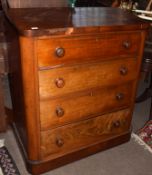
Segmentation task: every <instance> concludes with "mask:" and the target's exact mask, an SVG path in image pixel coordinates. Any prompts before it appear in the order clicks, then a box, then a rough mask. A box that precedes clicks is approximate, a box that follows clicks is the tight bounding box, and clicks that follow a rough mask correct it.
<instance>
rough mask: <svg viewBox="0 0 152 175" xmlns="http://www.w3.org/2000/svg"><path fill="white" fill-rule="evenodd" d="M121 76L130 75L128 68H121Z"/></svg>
mask: <svg viewBox="0 0 152 175" xmlns="http://www.w3.org/2000/svg"><path fill="white" fill-rule="evenodd" d="M120 74H121V75H127V74H128V69H127V68H126V67H121V68H120Z"/></svg>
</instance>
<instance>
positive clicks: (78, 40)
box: [36, 32, 141, 67]
mask: <svg viewBox="0 0 152 175" xmlns="http://www.w3.org/2000/svg"><path fill="white" fill-rule="evenodd" d="M140 39H141V37H140V34H139V33H137V32H136V33H123V34H122V33H114V34H110V33H108V34H105V35H102V36H92V37H67V38H51V39H41V40H37V53H36V54H37V56H38V65H39V67H45V66H46V67H47V66H55V65H65V64H71V63H72V64H73V63H76V62H80V61H81V63H82V62H85V61H91V60H92V58H94V59H97V60H102V59H105V58H113V57H115V56H136V55H137V54H138V52H139V46H140ZM138 43H139V44H138Z"/></svg>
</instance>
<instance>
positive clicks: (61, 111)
mask: <svg viewBox="0 0 152 175" xmlns="http://www.w3.org/2000/svg"><path fill="white" fill-rule="evenodd" d="M56 115H57V116H58V117H62V116H63V115H64V110H63V109H62V108H61V107H57V108H56Z"/></svg>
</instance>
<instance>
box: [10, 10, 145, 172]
mask: <svg viewBox="0 0 152 175" xmlns="http://www.w3.org/2000/svg"><path fill="white" fill-rule="evenodd" d="M28 10H29V9H28ZM90 10H91V12H90ZM36 11H38V9H37V10H36ZM59 11H60V10H57V11H56V10H55V11H53V9H52V12H50V13H49V15H50V16H51V15H53V14H54V16H53V17H54V18H55V16H56V15H57V16H58V17H59V16H60V17H61V14H60V13H59ZM84 11H85V10H84V9H81V8H80V9H79V8H78V9H75V13H74V12H73V16H72V17H71V16H70V18H69V20H67V19H65V18H63V20H62V18H60V19H59V18H57V20H56V22H55V23H53V21H55V20H54V19H52V18H51V19H50V23H46V22H44V21H42V20H40V21H41V23H38V22H39V20H38V18H37V20H36V18H35V17H33V18H32V19H31V15H32V13H31V12H30V14H28V15H27V16H28V17H26V18H25V12H24V10H23V14H24V15H23V16H22V17H20V18H19V19H23V17H24V19H25V21H26V22H25V23H22V25H20V26H19V30H20V35H19V51H20V54H19V57H18V60H19V65H18V66H19V67H20V75H21V76H20V79H18V80H20V81H18V82H20V83H21V84H20V86H18V87H20V88H21V92H22V96H23V98H22V102H23V103H20V104H19V103H18V105H20V106H22V107H23V111H22V112H23V113H24V115H23V116H22V117H19V113H18V117H16V119H15V126H16V128H17V130H18V132H19V135H21V136H22V135H23V133H24V137H22V140H24V141H23V142H24V143H25V142H26V144H25V145H26V150H27V155H28V159H29V160H31V161H34V160H39V161H41V162H43V163H42V164H41V163H38V164H37V165H36V166H35V165H32V167H33V169H34V170H33V171H35V172H44V171H47V170H50V169H53V168H55V167H58V166H60V165H61V162H62V165H63V164H66V163H68V162H71V161H73V160H77V159H79V158H82V157H85V156H87V155H90V154H93V153H95V152H98V151H100V150H103V149H107V148H109V147H112V146H115V145H118V144H120V143H123V142H125V141H128V140H129V138H130V126H131V119H132V112H133V106H134V100H135V93H136V88H137V81H138V76H139V71H140V65H141V60H142V53H143V47H144V40H145V35H146V30H145V29H146V27H145V29H144V25H143V26H142V25H141V24H140V27H139V25H138V23H137V24H136V22H134V20H135V19H134V18H133V20H132V21H131V22H130V24H129V19H131V18H130V17H127V16H125V15H124V18H123V19H121V20H118V21H117V22H114V18H115V20H116V19H117V18H116V17H117V16H118V14H121V17H123V15H122V12H120V11H119V13H118V12H117V13H112V11H113V10H111V9H110V11H109V10H106V9H103V11H100V13H99V9H98V8H97V12H98V13H97V14H99V15H97V14H96V13H95V12H96V8H93V9H91V8H87V9H86V11H85V12H86V13H85V17H84V16H81V12H83V13H84ZM105 12H106V13H105ZM109 12H110V13H111V14H109ZM20 13H21V11H20ZM47 13H48V11H47ZM92 13H93V14H94V15H95V14H96V18H95V16H93V14H92ZM14 14H15V13H14V12H13V13H12V16H14ZM42 14H43V15H44V16H45V15H46V13H44V10H43V13H42ZM67 14H68V10H67V9H66V14H64V15H65V16H68V15H67ZM70 14H71V13H70ZM105 14H106V15H107V16H106V17H105ZM111 15H112V19H110V18H108V17H110V16H111ZM44 16H43V18H44ZM65 16H64V17H65ZM99 17H100V18H99ZM41 18H42V17H41ZM101 18H102V21H101ZM128 18H129V19H128ZM14 19H15V17H14ZM34 19H35V20H36V21H35V23H34V25H33V26H35V27H37V28H34V29H33V30H27V28H31V26H32V21H33V20H34ZM86 19H87V20H86ZM19 21H20V20H18V21H17V20H15V24H19ZM137 21H138V20H137ZM65 22H67V23H65ZM85 22H88V23H86V24H84V23H85ZM43 24H44V25H43ZM50 24H52V25H50ZM65 24H66V25H67V27H65ZM90 25H91V26H90ZM55 26H56V27H58V28H55ZM61 26H62V28H61ZM141 26H142V27H141ZM23 28H25V30H22V29H23ZM141 28H143V29H141ZM16 78H17V77H16ZM12 82H13V81H12ZM14 84H15V81H14ZM14 87H15V86H14ZM16 92H17V90H16ZM15 105H16V106H17V103H16V102H15V100H14V106H15ZM23 118H24V120H23ZM23 128H24V129H23ZM23 131H24V132H23ZM23 138H24V139H23ZM63 160H64V161H63ZM44 164H45V165H44ZM47 165H49V167H48V166H47ZM37 167H39V168H40V169H41V170H38V169H37Z"/></svg>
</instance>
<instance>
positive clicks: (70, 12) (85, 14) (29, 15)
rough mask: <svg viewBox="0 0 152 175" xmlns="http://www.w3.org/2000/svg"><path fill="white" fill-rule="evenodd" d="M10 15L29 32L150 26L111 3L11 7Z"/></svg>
mask: <svg viewBox="0 0 152 175" xmlns="http://www.w3.org/2000/svg"><path fill="white" fill-rule="evenodd" d="M7 16H8V18H9V20H10V21H11V23H13V24H14V26H15V27H16V28H17V30H18V31H19V33H20V34H22V35H25V36H42V35H50V34H52V35H58V34H71V33H73V34H81V33H82V34H85V32H89V33H91V32H96V33H98V32H101V31H103V32H104V31H105V32H107V31H117V30H120V31H121V30H124V31H125V30H139V29H145V28H147V26H148V23H147V22H145V21H143V20H141V19H140V18H138V17H136V16H135V15H133V14H132V13H131V12H128V11H124V10H121V9H118V8H107V7H106V8H104V7H101V8H100V7H93V8H92V7H91V8H89V7H86V8H85V7H84V8H75V9H71V8H68V7H64V8H24V9H23V8H21V9H9V10H8V12H7Z"/></svg>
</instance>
